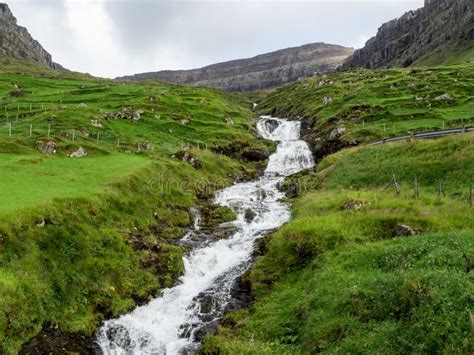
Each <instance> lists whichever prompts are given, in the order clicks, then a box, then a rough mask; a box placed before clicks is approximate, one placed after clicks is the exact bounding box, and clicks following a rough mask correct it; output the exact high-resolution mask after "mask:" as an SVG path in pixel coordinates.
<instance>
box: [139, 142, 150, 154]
mask: <svg viewBox="0 0 474 355" xmlns="http://www.w3.org/2000/svg"><path fill="white" fill-rule="evenodd" d="M146 150H153V144H151V143H150V142H148V141H143V142H140V143H138V151H139V152H143V151H146Z"/></svg>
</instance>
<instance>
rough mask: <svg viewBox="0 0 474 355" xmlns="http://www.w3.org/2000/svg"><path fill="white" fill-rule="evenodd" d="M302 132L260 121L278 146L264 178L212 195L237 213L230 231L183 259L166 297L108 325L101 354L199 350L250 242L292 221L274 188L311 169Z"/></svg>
mask: <svg viewBox="0 0 474 355" xmlns="http://www.w3.org/2000/svg"><path fill="white" fill-rule="evenodd" d="M300 126H301V125H300V123H299V122H295V121H287V120H284V119H277V118H271V117H262V119H261V120H260V121H259V122H258V124H257V128H258V130H259V133H260V134H261V135H262V137H264V138H265V139H269V140H273V141H278V142H279V145H278V147H277V151H276V152H275V153H274V154H272V155H271V157H270V160H269V164H268V167H267V169H266V171H265V174H264V175H263V176H262V177H261V178H260V179H259V180H257V181H254V182H248V183H240V184H236V185H234V186H231V187H229V188H226V189H224V190H221V191H219V192H217V194H216V199H215V203H217V204H219V205H222V206H228V207H230V208H231V209H233V210H234V211H235V212H236V214H237V219H236V221H235V222H233V223H234V225H235V227H236V228H237V229H236V232H235V233H234V234H233V235H232V236H231V237H229V238H228V239H222V240H219V241H216V242H212V243H210V244H207V245H205V246H203V247H200V248H198V249H196V250H193V251H192V252H191V253H190V254H189V255H187V256H186V257H185V258H184V265H185V270H186V271H185V274H184V275H183V276H182V277H181V278H180V280H179V284H178V285H177V286H175V287H172V288H169V289H166V290H164V291H163V294H162V296H161V297H159V298H156V299H154V300H153V301H151V302H150V303H148V304H146V305H144V306H141V307H138V308H136V309H135V310H134V311H132V312H131V313H129V314H126V315H124V316H122V317H120V318H118V319H112V320H109V321H106V322H105V323H104V325H103V326H102V328H101V329H100V330H99V332H98V337H97V341H98V344H99V346H100V348H101V349H102V351H103V352H104V353H105V354H180V353H183V352H193V351H194V350H196V349H197V347H198V346H199V341H197V340H196V336H195V335H196V332H197V331H198V330H199V329H203V327H204V328H205V326H206V324H210V323H212V322H215V321H216V320H217V319H219V318H220V317H221V316H222V314H223V312H224V308H225V306H226V304H227V303H228V302H229V301H230V299H231V293H230V290H231V287H232V284H233V282H234V280H235V279H236V277H238V276H239V275H241V274H242V273H243V272H244V271H245V269H246V268H247V267H248V265H249V263H250V261H251V254H252V250H253V247H254V242H255V240H256V239H258V238H259V237H261V236H263V235H265V233H267V232H268V231H270V230H274V229H276V228H278V227H280V226H281V225H283V224H284V223H286V222H288V221H289V219H290V217H291V216H290V210H289V207H288V205H287V204H286V203H284V202H282V201H281V200H282V198H283V197H284V194H283V193H282V192H280V191H279V190H278V185H279V184H280V183H281V182H282V181H283V180H284V178H285V176H289V175H292V174H294V173H296V172H298V171H301V170H303V169H306V168H310V167H312V166H313V164H314V163H313V158H312V154H311V152H310V150H309V148H308V145H307V144H306V143H305V142H303V141H301V140H299V135H300ZM249 209H250V210H252V211H253V212H254V214H255V217H254V218H253V220H251V221H249V219H248V218H246V212H247V211H248V210H249ZM197 226H198V223H196V227H197ZM204 296H206V297H210V299H211V300H212V301H211V303H212V304H213V312H209V311H204V310H203V309H202V303H200V299H202V298H203V297H204Z"/></svg>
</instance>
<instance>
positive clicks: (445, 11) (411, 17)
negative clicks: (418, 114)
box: [343, 0, 474, 68]
mask: <svg viewBox="0 0 474 355" xmlns="http://www.w3.org/2000/svg"><path fill="white" fill-rule="evenodd" d="M473 48H474V1H473V0H425V6H424V7H423V8H421V9H418V10H415V11H409V12H407V13H406V14H404V15H403V16H402V17H400V18H398V19H395V20H392V21H390V22H387V23H385V24H383V25H382V26H381V27H380V28H379V30H378V33H377V35H376V36H375V37H373V38H371V39H370V40H369V41H368V42H367V43H366V45H365V47H364V48H362V49H359V50H357V51H356V52H355V53H354V54H353V55H352V56H351V57H350V58H349V59H348V60H347V61H346V62H345V63H344V65H343V67H344V68H354V67H365V68H380V67H407V66H410V65H413V64H418V63H421V64H423V62H424V61H427V62H429V63H431V64H436V63H441V62H443V60H445V59H446V58H449V56H450V55H452V56H455V55H456V54H457V53H462V52H463V51H470V50H472V49H473ZM454 60H455V58H454Z"/></svg>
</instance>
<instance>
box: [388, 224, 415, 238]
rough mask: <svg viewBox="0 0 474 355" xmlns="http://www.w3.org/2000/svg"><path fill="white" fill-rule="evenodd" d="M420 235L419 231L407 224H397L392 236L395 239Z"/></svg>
mask: <svg viewBox="0 0 474 355" xmlns="http://www.w3.org/2000/svg"><path fill="white" fill-rule="evenodd" d="M418 233H419V231H418V230H416V229H415V228H413V227H410V226H409V225H407V224H401V223H400V224H397V225H396V226H395V227H394V228H393V230H392V234H393V235H394V236H395V237H411V236H414V235H417V234H418Z"/></svg>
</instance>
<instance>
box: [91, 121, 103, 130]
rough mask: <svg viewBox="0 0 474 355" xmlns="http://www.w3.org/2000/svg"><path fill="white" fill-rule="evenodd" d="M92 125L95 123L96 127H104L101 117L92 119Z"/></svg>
mask: <svg viewBox="0 0 474 355" xmlns="http://www.w3.org/2000/svg"><path fill="white" fill-rule="evenodd" d="M91 125H93V126H94V127H96V128H102V123H100V121H99V119H93V120H91Z"/></svg>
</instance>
